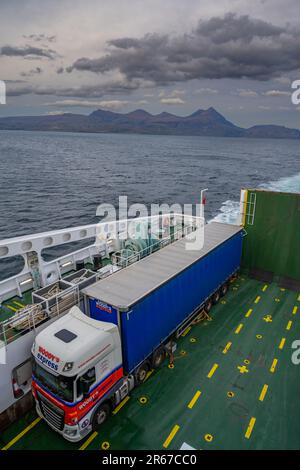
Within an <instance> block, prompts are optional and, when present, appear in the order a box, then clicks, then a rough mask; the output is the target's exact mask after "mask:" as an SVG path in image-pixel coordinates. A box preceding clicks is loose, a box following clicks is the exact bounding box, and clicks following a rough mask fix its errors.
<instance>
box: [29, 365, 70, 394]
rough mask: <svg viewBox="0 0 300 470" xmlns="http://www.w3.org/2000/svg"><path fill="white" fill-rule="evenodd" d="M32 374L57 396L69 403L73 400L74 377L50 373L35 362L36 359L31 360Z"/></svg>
mask: <svg viewBox="0 0 300 470" xmlns="http://www.w3.org/2000/svg"><path fill="white" fill-rule="evenodd" d="M33 374H34V376H35V378H36V379H37V380H38V381H39V382H41V384H42V385H43V386H44V387H45V388H46V389H48V390H49V391H50V392H52V393H54V395H57V397H58V398H61V399H62V400H65V401H67V402H69V403H72V402H73V401H74V382H75V377H65V376H63V375H54V374H51V372H48V371H47V370H45V369H44V368H43V367H41V366H40V365H39V364H37V363H36V361H33Z"/></svg>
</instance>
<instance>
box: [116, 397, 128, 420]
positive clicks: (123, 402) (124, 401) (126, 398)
mask: <svg viewBox="0 0 300 470" xmlns="http://www.w3.org/2000/svg"><path fill="white" fill-rule="evenodd" d="M128 400H130V396H129V395H127V397H125V398H124V400H122V401H121V403H119V404H118V406H117V407H116V408H115V409H114V411H113V415H116V414H117V413H118V412H119V411H120V409H121V408H123V406H124V405H125V404H126V403H127V402H128Z"/></svg>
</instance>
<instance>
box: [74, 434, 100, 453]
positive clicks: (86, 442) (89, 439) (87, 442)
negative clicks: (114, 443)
mask: <svg viewBox="0 0 300 470" xmlns="http://www.w3.org/2000/svg"><path fill="white" fill-rule="evenodd" d="M97 436H98V433H97V431H95V432H93V434H91V435H90V437H89V438H88V439H87V440H86V441H84V443H83V444H82V446H81V447H79V449H78V450H85V449H86V448H87V447H88V446H89V445H90V443H91V442H93V440H94V439H95V438H96V437H97Z"/></svg>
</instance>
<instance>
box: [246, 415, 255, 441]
mask: <svg viewBox="0 0 300 470" xmlns="http://www.w3.org/2000/svg"><path fill="white" fill-rule="evenodd" d="M255 422H256V418H251V419H250V421H249V425H248V428H247V431H246V434H245V438H246V439H250V437H251V434H252V431H253V428H254V425H255Z"/></svg>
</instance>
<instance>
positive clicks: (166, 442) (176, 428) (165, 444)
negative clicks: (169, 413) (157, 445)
mask: <svg viewBox="0 0 300 470" xmlns="http://www.w3.org/2000/svg"><path fill="white" fill-rule="evenodd" d="M179 429H180V426H178V424H175V426H174V428H173V429H172V431H171V432H170V434H169V435H168V437H167V439H166V440H165V442H164V443H163V447H164V448H165V449H167V448H168V447H169V445H170V443H171V442H172V440H173V439H174V437H175V435H176V434H177V433H178V431H179Z"/></svg>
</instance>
